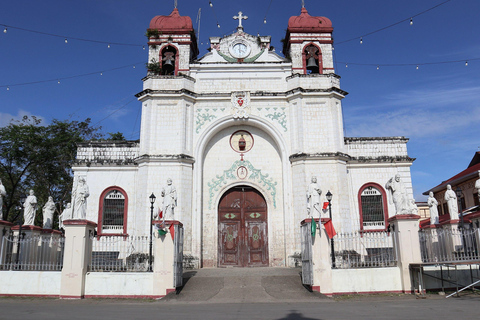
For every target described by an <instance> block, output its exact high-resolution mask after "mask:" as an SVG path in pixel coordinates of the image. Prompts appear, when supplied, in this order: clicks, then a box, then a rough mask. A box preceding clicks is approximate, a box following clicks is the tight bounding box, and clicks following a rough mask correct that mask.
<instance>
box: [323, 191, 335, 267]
mask: <svg viewBox="0 0 480 320" xmlns="http://www.w3.org/2000/svg"><path fill="white" fill-rule="evenodd" d="M325 196H326V197H327V200H328V213H329V217H330V221H331V222H332V223H333V221H332V198H333V194H332V193H331V192H330V190H328V192H327V194H326V195H325ZM330 246H331V251H332V253H331V254H332V268H335V240H334V239H333V237H332V238H331V239H330Z"/></svg>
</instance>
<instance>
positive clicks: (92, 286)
mask: <svg viewBox="0 0 480 320" xmlns="http://www.w3.org/2000/svg"><path fill="white" fill-rule="evenodd" d="M88 296H105V297H114V296H124V297H125V296H128V297H130V296H138V297H145V296H147V297H152V296H153V273H152V272H135V273H133V272H88V273H87V276H86V279H85V297H87V298H88Z"/></svg>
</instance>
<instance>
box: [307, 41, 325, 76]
mask: <svg viewBox="0 0 480 320" xmlns="http://www.w3.org/2000/svg"><path fill="white" fill-rule="evenodd" d="M318 52H319V50H318V48H317V47H315V46H314V45H310V46H308V47H306V48H305V60H306V64H307V65H306V68H307V73H319V70H320V68H319V63H321V62H319V59H318Z"/></svg>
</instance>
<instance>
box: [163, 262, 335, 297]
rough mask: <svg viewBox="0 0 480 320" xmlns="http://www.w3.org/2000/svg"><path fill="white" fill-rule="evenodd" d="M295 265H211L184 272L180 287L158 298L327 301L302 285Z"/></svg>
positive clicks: (298, 270)
mask: <svg viewBox="0 0 480 320" xmlns="http://www.w3.org/2000/svg"><path fill="white" fill-rule="evenodd" d="M300 272H301V269H299V268H211V269H199V270H194V271H188V272H185V273H184V286H183V287H182V288H181V289H180V290H178V292H177V293H172V294H169V295H168V296H167V297H165V298H164V299H162V300H163V301H165V302H167V301H168V302H178V303H182V302H183V303H262V302H308V301H320V300H324V301H329V300H328V298H326V297H325V296H323V295H321V294H320V293H318V292H310V291H308V290H307V289H306V288H305V287H304V286H303V285H302V281H301V277H300Z"/></svg>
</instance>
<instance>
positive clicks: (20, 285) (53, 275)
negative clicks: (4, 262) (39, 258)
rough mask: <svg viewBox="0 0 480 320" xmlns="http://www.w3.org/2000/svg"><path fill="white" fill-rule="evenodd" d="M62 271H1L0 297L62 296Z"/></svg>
mask: <svg viewBox="0 0 480 320" xmlns="http://www.w3.org/2000/svg"><path fill="white" fill-rule="evenodd" d="M61 275H62V273H61V272H60V271H0V284H1V285H0V295H42V296H45V295H48V296H50V295H51V296H58V295H59V294H60V281H61Z"/></svg>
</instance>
